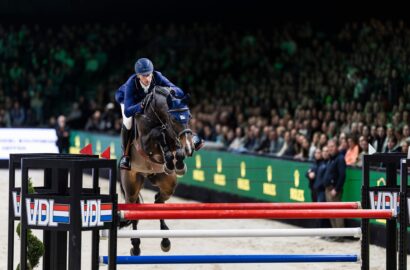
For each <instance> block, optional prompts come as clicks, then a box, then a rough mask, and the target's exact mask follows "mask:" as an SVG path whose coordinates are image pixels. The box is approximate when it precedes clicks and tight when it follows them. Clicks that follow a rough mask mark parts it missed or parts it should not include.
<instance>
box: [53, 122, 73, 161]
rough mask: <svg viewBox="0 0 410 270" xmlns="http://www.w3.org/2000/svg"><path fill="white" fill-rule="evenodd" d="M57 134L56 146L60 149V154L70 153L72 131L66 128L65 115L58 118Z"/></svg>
mask: <svg viewBox="0 0 410 270" xmlns="http://www.w3.org/2000/svg"><path fill="white" fill-rule="evenodd" d="M56 134H57V142H56V144H57V147H58V152H59V153H60V154H67V153H69V146H70V130H69V128H68V127H67V126H66V117H65V116H64V115H60V116H59V117H58V118H57V125H56Z"/></svg>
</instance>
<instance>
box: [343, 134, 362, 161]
mask: <svg viewBox="0 0 410 270" xmlns="http://www.w3.org/2000/svg"><path fill="white" fill-rule="evenodd" d="M347 144H348V146H349V148H348V149H347V152H346V155H345V161H346V165H350V166H353V165H356V163H357V160H358V158H359V145H358V141H357V137H356V136H355V135H351V136H349V137H348V138H347Z"/></svg>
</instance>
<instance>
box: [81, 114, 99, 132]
mask: <svg viewBox="0 0 410 270" xmlns="http://www.w3.org/2000/svg"><path fill="white" fill-rule="evenodd" d="M85 130H87V131H101V112H100V111H99V110H96V111H95V112H94V113H93V115H92V116H91V117H90V118H88V121H87V124H86V125H85Z"/></svg>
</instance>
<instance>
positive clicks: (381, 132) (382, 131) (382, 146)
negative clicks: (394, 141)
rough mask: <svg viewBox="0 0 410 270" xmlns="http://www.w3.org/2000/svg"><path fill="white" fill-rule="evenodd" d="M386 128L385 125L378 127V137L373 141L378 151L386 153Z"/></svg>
mask: <svg viewBox="0 0 410 270" xmlns="http://www.w3.org/2000/svg"><path fill="white" fill-rule="evenodd" d="M387 139H388V138H387V136H386V128H385V127H384V126H379V127H377V134H376V138H375V139H374V142H373V147H374V149H376V152H378V153H385V152H386V149H387Z"/></svg>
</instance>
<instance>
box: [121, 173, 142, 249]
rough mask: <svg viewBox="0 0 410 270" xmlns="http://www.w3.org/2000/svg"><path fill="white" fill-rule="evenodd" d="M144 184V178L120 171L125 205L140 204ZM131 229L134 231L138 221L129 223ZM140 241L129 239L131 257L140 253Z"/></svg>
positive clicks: (136, 174) (137, 174)
mask: <svg viewBox="0 0 410 270" xmlns="http://www.w3.org/2000/svg"><path fill="white" fill-rule="evenodd" d="M143 183H144V176H143V175H141V174H139V173H133V172H132V171H126V170H121V187H122V188H123V191H124V197H125V202H126V203H140V200H139V194H140V190H141V188H142V184H143ZM131 224H132V229H133V230H136V229H137V225H138V220H133V221H131ZM140 243H141V240H140V239H139V238H131V244H132V248H131V250H130V253H131V256H138V255H140V253H141V249H140Z"/></svg>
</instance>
